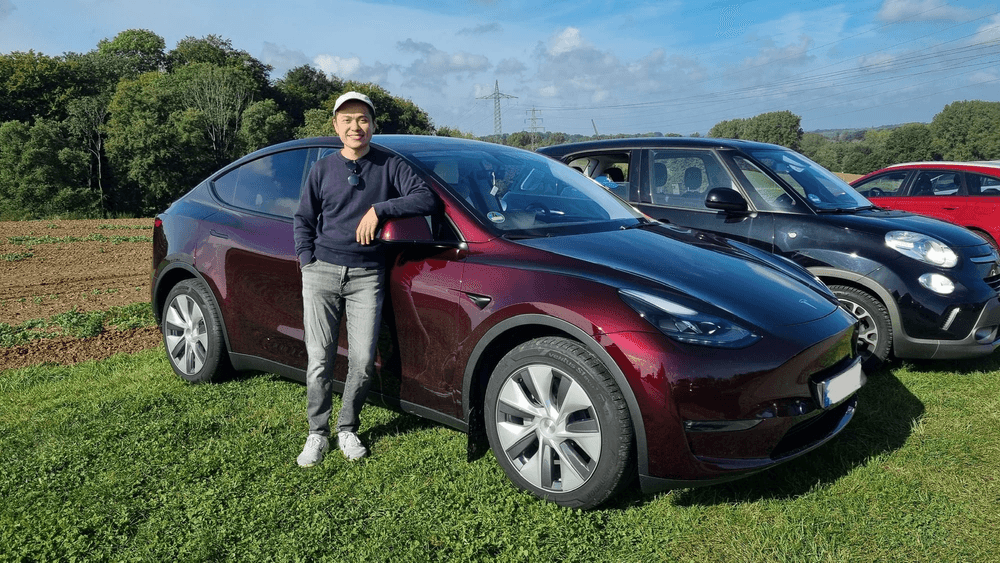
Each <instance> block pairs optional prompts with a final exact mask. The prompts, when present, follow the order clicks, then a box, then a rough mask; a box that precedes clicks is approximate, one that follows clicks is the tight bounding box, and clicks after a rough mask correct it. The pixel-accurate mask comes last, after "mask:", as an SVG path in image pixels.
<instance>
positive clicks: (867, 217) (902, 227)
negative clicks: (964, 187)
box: [823, 210, 984, 248]
mask: <svg viewBox="0 0 1000 563" xmlns="http://www.w3.org/2000/svg"><path fill="white" fill-rule="evenodd" d="M823 215H825V216H827V218H828V219H829V221H830V222H831V223H832V224H835V225H838V226H843V227H846V228H848V229H852V230H855V231H862V232H869V233H873V234H876V235H881V236H884V235H885V233H888V232H889V231H913V232H916V233H921V234H925V235H929V236H932V237H934V238H936V239H938V240H939V241H941V242H943V243H945V244H947V245H948V246H951V247H953V248H963V247H969V246H981V245H982V244H984V243H983V239H982V238H980V237H979V236H978V235H976V234H973V233H972V232H970V231H968V230H967V229H965V228H964V227H959V226H958V225H953V224H951V223H948V222H947V221H942V220H940V219H935V218H933V217H925V216H923V215H917V214H915V213H910V212H909V211H895V210H892V211H890V210H866V211H858V212H855V213H824V214H823Z"/></svg>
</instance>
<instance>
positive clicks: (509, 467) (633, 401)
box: [152, 136, 865, 507]
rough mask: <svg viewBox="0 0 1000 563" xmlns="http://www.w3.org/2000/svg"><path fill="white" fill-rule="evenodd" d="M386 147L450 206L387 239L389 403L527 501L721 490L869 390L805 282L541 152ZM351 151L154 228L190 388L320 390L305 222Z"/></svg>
mask: <svg viewBox="0 0 1000 563" xmlns="http://www.w3.org/2000/svg"><path fill="white" fill-rule="evenodd" d="M373 142H374V143H375V144H376V145H378V146H380V147H381V148H383V149H385V150H387V151H391V152H394V153H396V154H398V155H400V156H401V157H403V158H404V159H406V160H407V161H408V162H410V164H411V165H412V166H413V167H414V169H415V170H416V171H417V173H418V174H420V175H421V176H423V177H424V178H425V180H426V181H427V182H428V183H429V184H430V185H431V187H432V189H433V190H434V192H435V193H436V194H437V196H438V197H439V199H440V201H441V206H440V212H439V213H436V214H434V215H431V216H427V217H416V218H411V219H406V220H397V221H394V222H390V223H389V224H387V225H385V226H384V229H383V233H382V235H381V240H382V242H381V244H384V245H386V247H387V251H388V252H389V253H390V261H389V263H390V264H391V267H390V270H389V274H388V275H389V280H390V291H389V294H388V297H387V306H386V311H387V312H386V315H385V318H384V323H385V325H384V326H383V328H382V335H384V338H382V339H381V341H380V343H379V355H380V358H379V361H378V364H377V368H378V374H377V376H376V378H375V382H374V385H373V394H372V398H373V400H374V401H379V402H382V403H384V404H388V405H390V406H393V407H395V408H398V409H401V410H403V411H406V412H410V413H415V414H417V415H420V416H423V417H427V418H430V419H432V420H434V421H437V422H439V423H442V424H446V425H449V426H452V427H454V428H456V429H459V430H461V431H467V432H470V433H473V434H477V433H479V432H481V431H485V433H486V436H487V438H488V440H489V443H490V446H491V448H492V450H493V452H494V454H495V455H496V458H497V460H498V462H499V464H500V466H501V467H502V468H503V470H504V471H505V472H506V473H507V475H508V476H509V477H510V479H511V480H512V481H513V483H514V484H515V485H517V486H518V487H521V488H523V489H526V490H528V491H531V492H532V493H534V494H536V495H538V496H540V497H543V498H546V499H549V500H552V501H554V502H557V503H559V504H562V505H566V506H578V507H591V506H595V505H597V504H599V503H601V502H602V501H604V500H606V499H607V498H609V497H610V496H611V495H612V494H614V493H615V491H617V490H619V489H620V488H622V487H625V486H629V483H631V482H632V481H633V480H632V477H633V476H635V475H637V476H638V478H639V484H640V485H641V487H642V489H643V490H644V491H655V490H661V489H664V488H668V487H675V486H690V485H698V484H708V483H715V482H719V481H723V480H728V479H732V478H735V477H738V476H742V475H746V474H749V473H752V472H755V471H758V470H762V469H766V468H768V467H771V466H773V465H775V464H777V463H780V462H782V461H785V460H788V459H791V458H793V457H796V456H798V455H801V454H803V453H805V452H807V451H809V450H811V449H813V448H815V447H816V446H818V445H820V444H822V443H824V442H826V441H827V440H829V439H831V438H832V437H833V436H835V435H836V434H837V433H838V432H840V431H841V430H842V429H843V428H844V426H845V425H846V424H847V423H848V421H849V420H850V419H851V418H852V416H853V413H854V409H855V404H856V391H857V390H858V389H859V387H860V386H861V385H862V384H863V382H864V378H865V376H864V374H863V373H862V370H861V367H860V359H859V358H858V356H857V354H856V351H855V342H856V333H855V331H856V322H855V319H854V318H853V317H852V316H851V315H850V314H848V313H847V312H845V311H844V310H843V309H841V308H840V307H839V306H838V302H837V299H836V298H835V297H834V296H833V295H832V294H831V293H830V292H829V291H828V290H827V289H826V288H825V287H824V286H823V285H822V284H820V283H819V282H818V281H817V280H815V279H814V278H813V277H812V276H810V275H809V274H807V273H806V272H805V271H804V270H802V269H800V268H799V267H797V266H795V265H794V264H791V263H789V262H788V261H786V260H783V259H780V258H776V257H774V256H772V255H770V254H767V253H764V252H761V251H758V250H756V249H754V248H752V247H750V246H747V245H742V244H740V243H735V242H727V241H725V240H723V239H720V238H717V237H715V236H713V235H709V234H705V233H702V232H698V231H693V230H689V229H681V228H676V227H674V226H671V225H664V224H661V223H658V222H655V221H651V220H649V219H648V218H646V217H644V216H643V215H642V214H640V213H638V212H637V211H635V210H634V209H633V208H632V207H631V206H629V205H627V204H625V203H623V202H622V201H621V200H620V199H618V198H617V197H614V196H613V195H612V194H610V193H608V192H607V191H606V190H604V189H603V188H601V187H600V186H599V185H597V184H596V183H594V182H592V181H591V180H589V179H587V178H584V177H583V176H581V175H580V174H578V173H577V172H575V171H574V170H572V169H571V168H569V167H567V166H565V165H563V164H560V163H557V162H555V161H553V160H551V159H548V158H545V157H543V156H541V155H537V154H534V153H530V152H527V151H523V150H519V149H513V148H510V147H504V146H500V145H493V144H488V143H480V142H475V141H468V140H460V139H450V138H445V137H415V136H381V137H376V138H375V140H374V141H373ZM339 146H340V145H339V141H337V140H336V139H331V138H314V139H305V140H300V141H293V142H290V143H285V144H281V145H277V146H274V147H270V148H267V149H263V150H261V151H258V152H256V153H254V154H251V155H248V156H247V157H244V158H243V159H241V160H239V161H237V162H235V163H233V164H232V165H230V166H227V167H226V168H224V169H222V170H220V171H219V172H218V173H216V174H215V175H213V176H212V177H210V178H209V179H207V180H205V181H204V182H202V183H201V184H199V185H198V186H196V187H195V188H194V189H193V190H191V191H190V192H189V193H187V194H186V195H185V196H183V197H181V198H180V199H179V200H177V201H176V202H174V203H173V204H172V205H171V206H170V208H169V209H167V210H166V211H164V212H163V213H162V214H160V215H159V216H158V217H157V218H156V223H155V225H156V226H155V233H154V243H153V245H154V248H153V289H152V301H153V308H154V310H155V312H156V315H157V318H158V319H159V320H160V323H161V328H162V331H163V339H164V344H165V346H166V350H167V353H168V355H169V357H170V362H171V364H172V366H173V368H174V371H176V372H177V373H178V374H179V375H180V376H181V377H184V378H185V379H188V380H190V381H196V382H199V381H210V380H212V379H213V378H215V377H216V376H217V375H219V374H220V373H222V372H224V371H226V370H229V369H237V370H265V371H269V372H274V373H278V374H282V375H285V376H287V377H291V378H294V379H298V380H302V379H303V373H304V371H303V370H304V368H305V365H306V354H305V348H304V346H303V343H302V302H301V285H300V274H299V269H298V263H297V260H296V256H295V251H294V243H293V240H292V214H293V212H294V210H295V208H296V202H297V200H298V196H299V190H300V188H301V185H302V183H303V180H304V179H305V178H306V175H307V174H308V172H309V169H310V167H311V166H312V165H313V164H314V163H315V162H316V161H317V159H320V158H323V157H324V156H325V155H327V154H329V153H331V152H333V151H336V150H338V148H339ZM345 334H346V331H341V335H345ZM346 346H347V344H346V341H345V340H343V339H342V342H341V352H344V351H346ZM344 363H345V362H340V366H339V368H340V369H339V370H338V377H339V378H340V379H341V380H342V379H343V376H344V371H345V369H344ZM302 414H303V425H305V412H303V413H302ZM370 442H374V443H373V450H374V453H375V459H376V460H377V459H378V456H377V454H378V441H377V438H376V439H374V440H370ZM292 446H293V445H290V447H292Z"/></svg>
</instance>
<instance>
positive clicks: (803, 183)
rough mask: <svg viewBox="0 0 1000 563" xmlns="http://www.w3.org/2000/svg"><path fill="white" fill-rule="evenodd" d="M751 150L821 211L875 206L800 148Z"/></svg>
mask: <svg viewBox="0 0 1000 563" xmlns="http://www.w3.org/2000/svg"><path fill="white" fill-rule="evenodd" d="M748 153H749V154H750V156H752V157H753V158H754V159H755V160H756V161H757V162H758V163H760V164H761V165H763V166H766V167H767V168H769V169H770V170H771V171H772V172H774V173H775V174H777V175H778V176H780V177H781V178H782V179H783V180H785V182H787V183H788V184H789V185H790V186H791V187H792V189H794V190H795V191H796V192H798V194H799V195H800V196H802V197H803V198H805V199H806V200H808V201H809V202H810V203H811V204H812V205H813V206H814V207H815V208H816V209H817V210H819V211H824V210H830V211H840V210H856V209H862V208H869V207H873V206H872V203H871V202H870V201H868V200H867V199H865V197H864V196H862V195H861V194H859V193H858V192H857V191H856V190H855V189H854V188H852V187H851V186H849V185H848V184H847V183H846V182H844V181H843V180H841V179H840V178H838V177H837V176H836V175H835V174H833V173H832V172H830V171H829V170H827V169H826V168H823V167H822V166H820V165H819V164H816V163H815V162H813V161H811V160H809V159H808V158H806V157H804V156H802V155H801V154H799V153H797V152H794V151H789V150H781V149H760V150H751V151H748Z"/></svg>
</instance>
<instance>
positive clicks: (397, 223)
mask: <svg viewBox="0 0 1000 563" xmlns="http://www.w3.org/2000/svg"><path fill="white" fill-rule="evenodd" d="M378 239H379V240H380V241H382V242H396V243H400V242H434V235H432V234H431V228H430V226H429V225H428V224H427V218H426V217H424V216H422V215H418V216H415V217H402V218H398V219H388V220H386V222H385V223H384V224H383V225H382V228H381V229H379V233H378Z"/></svg>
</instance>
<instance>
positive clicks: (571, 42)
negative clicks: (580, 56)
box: [549, 27, 588, 57]
mask: <svg viewBox="0 0 1000 563" xmlns="http://www.w3.org/2000/svg"><path fill="white" fill-rule="evenodd" d="M587 46H588V45H587V43H586V42H585V41H584V40H583V36H582V35H581V34H580V30H579V29H577V28H575V27H567V28H566V29H564V30H562V31H561V32H559V33H557V34H556V35H555V36H553V37H552V39H551V40H550V41H549V55H552V56H554V57H557V56H559V55H563V54H565V53H569V52H571V51H576V50H579V49H582V48H585V47H587Z"/></svg>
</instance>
